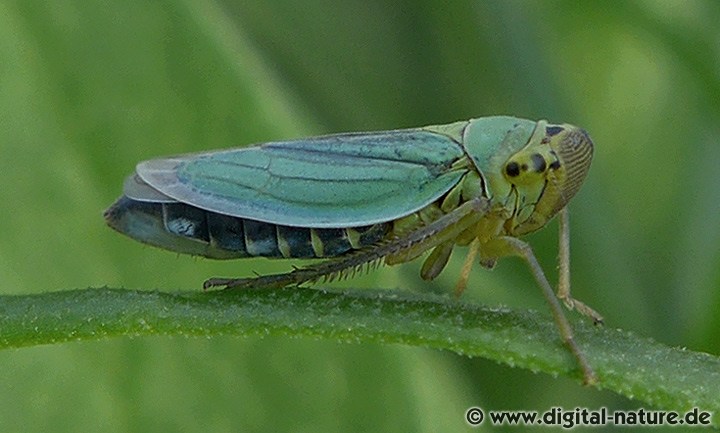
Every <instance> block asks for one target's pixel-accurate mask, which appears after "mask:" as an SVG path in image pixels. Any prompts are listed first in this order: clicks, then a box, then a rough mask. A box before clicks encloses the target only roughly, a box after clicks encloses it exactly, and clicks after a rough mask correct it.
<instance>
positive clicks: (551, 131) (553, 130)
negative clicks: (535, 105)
mask: <svg viewBox="0 0 720 433" xmlns="http://www.w3.org/2000/svg"><path fill="white" fill-rule="evenodd" d="M564 130H565V128H563V127H562V126H548V127H547V128H545V133H547V135H548V136H549V137H552V136H553V135H558V134H559V133H561V132H563V131H564Z"/></svg>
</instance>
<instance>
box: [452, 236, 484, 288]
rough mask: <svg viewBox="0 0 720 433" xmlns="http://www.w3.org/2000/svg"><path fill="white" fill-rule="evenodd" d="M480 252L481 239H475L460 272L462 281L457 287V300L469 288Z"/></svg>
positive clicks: (460, 280) (459, 281)
mask: <svg viewBox="0 0 720 433" xmlns="http://www.w3.org/2000/svg"><path fill="white" fill-rule="evenodd" d="M479 251H480V239H478V238H475V239H473V241H472V242H470V249H469V250H468V253H467V257H465V263H463V267H462V271H461V272H460V279H459V280H458V282H457V284H456V285H455V297H456V298H459V297H460V296H461V295H462V294H463V292H464V291H465V288H466V287H467V283H468V278H470V271H471V270H472V267H473V265H474V264H475V257H477V254H478V252H479Z"/></svg>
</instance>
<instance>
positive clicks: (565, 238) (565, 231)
mask: <svg viewBox="0 0 720 433" xmlns="http://www.w3.org/2000/svg"><path fill="white" fill-rule="evenodd" d="M559 226H560V236H559V240H560V244H559V245H558V290H557V297H558V299H560V300H561V301H563V303H564V304H565V306H566V307H567V308H568V309H570V310H572V309H575V310H577V311H579V312H580V313H581V314H583V315H585V316H587V317H590V318H591V319H593V322H594V323H595V324H600V323H603V318H602V316H601V315H600V314H599V313H598V312H597V311H595V310H593V309H592V308H590V307H589V306H587V305H586V304H584V303H582V302H580V301H578V300H577V299H574V298H573V297H572V296H571V295H570V217H569V214H568V210H567V208H564V209H563V210H561V211H560V215H559Z"/></svg>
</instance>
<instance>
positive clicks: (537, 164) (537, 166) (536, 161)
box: [530, 153, 547, 173]
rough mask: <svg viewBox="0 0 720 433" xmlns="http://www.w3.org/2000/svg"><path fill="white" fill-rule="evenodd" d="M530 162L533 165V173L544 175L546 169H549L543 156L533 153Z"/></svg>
mask: <svg viewBox="0 0 720 433" xmlns="http://www.w3.org/2000/svg"><path fill="white" fill-rule="evenodd" d="M530 160H531V161H532V164H533V171H534V172H535V173H543V172H545V169H546V168H547V163H546V162H545V158H543V156H542V155H540V154H539V153H533V154H532V155H531V156H530Z"/></svg>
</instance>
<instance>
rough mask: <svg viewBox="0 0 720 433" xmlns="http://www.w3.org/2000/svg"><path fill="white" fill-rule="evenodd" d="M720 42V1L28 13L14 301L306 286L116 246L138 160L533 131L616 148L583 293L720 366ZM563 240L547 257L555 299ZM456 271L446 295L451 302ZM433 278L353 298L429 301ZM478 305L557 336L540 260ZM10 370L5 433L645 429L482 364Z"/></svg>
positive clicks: (6, 84) (17, 12) (308, 355)
mask: <svg viewBox="0 0 720 433" xmlns="http://www.w3.org/2000/svg"><path fill="white" fill-rule="evenodd" d="M718 22H720V3H718V2H716V1H714V0H704V1H703V0H691V1H686V2H679V1H673V0H666V1H659V0H647V1H639V0H636V1H619V0H617V1H613V0H611V1H605V2H590V1H570V0H547V1H543V2H523V1H502V0H497V1H457V2H452V3H450V4H446V3H442V4H441V3H437V2H431V1H427V2H425V1H413V2H410V1H404V2H403V1H401V2H394V3H392V4H386V3H384V2H352V1H340V2H338V1H333V2H330V1H328V0H311V1H304V2H300V1H289V0H287V1H277V2H260V1H243V2H236V1H230V0H226V1H221V0H216V1H201V0H198V1H193V0H185V1H174V2H171V1H157V2H120V1H109V0H108V1H97V2H84V1H79V0H75V1H72V0H63V1H58V2H41V1H36V0H27V1H26V0H15V1H13V0H4V1H2V2H0V95H1V96H0V151H1V154H0V155H2V157H1V158H0V173H2V175H3V178H4V179H5V182H4V186H3V187H2V188H0V215H2V218H3V226H2V230H1V231H0V282H2V285H1V286H0V290H2V292H3V293H6V294H10V293H29V292H42V291H48V290H59V289H69V288H83V287H88V286H101V285H109V286H114V287H118V286H123V287H130V288H146V289H156V288H157V289H161V290H162V289H165V290H167V289H175V288H187V289H188V290H196V289H197V288H198V287H199V285H200V284H201V282H202V281H203V279H204V278H206V277H208V276H211V275H248V274H250V273H251V272H252V271H253V270H255V271H258V272H267V271H276V272H277V271H281V270H284V269H288V266H289V265H288V264H287V263H277V262H276V263H273V262H269V261H263V260H252V261H245V262H227V263H215V262H211V261H208V260H200V259H195V258H191V257H178V256H176V255H175V254H172V253H168V252H163V251H159V250H156V249H153V248H149V247H143V246H141V245H139V244H137V243H135V242H133V241H131V240H129V239H126V238H124V237H122V236H119V235H117V234H116V233H114V232H112V231H111V230H109V229H107V228H106V227H104V225H103V221H102V218H101V211H102V210H103V209H104V207H106V206H107V205H108V204H110V203H111V202H112V200H113V199H114V198H115V197H116V196H117V195H118V194H119V193H120V188H121V184H122V180H123V178H124V176H125V175H127V174H128V173H130V172H131V171H132V169H133V166H134V164H135V163H136V162H137V161H139V160H142V159H147V158H150V157H153V156H158V155H167V154H172V153H183V152H191V151H199V150H207V149H214V148H223V147H230V146H237V145H246V144H249V143H253V142H258V141H267V140H272V139H278V138H293V137H298V136H302V135H311V134H319V133H330V132H341V131H352V130H376V129H390V128H399V127H411V126H419V125H424V124H434V123H445V122H450V121H454V120H459V119H467V118H471V117H477V116H483V115H491V114H512V115H516V116H519V117H526V118H531V119H538V118H548V119H550V120H553V121H560V122H569V123H574V124H578V125H581V126H583V127H584V128H586V129H587V130H588V131H589V132H590V134H591V136H592V137H593V139H594V140H595V143H596V157H595V161H594V163H593V167H594V168H593V169H592V170H591V172H590V176H589V178H588V181H587V182H586V184H585V186H584V188H583V189H582V190H581V192H580V194H579V195H578V196H577V197H576V198H575V199H574V200H573V202H572V203H571V213H572V218H571V224H572V229H573V234H572V247H573V251H572V258H573V266H572V271H573V276H572V278H573V285H574V294H575V295H576V296H577V297H578V298H579V299H582V300H583V301H586V302H587V303H589V304H590V305H592V306H593V307H594V308H596V309H598V310H599V311H601V312H602V313H603V314H604V316H605V317H606V322H607V326H609V327H621V328H625V329H629V330H633V331H634V332H636V333H638V334H641V335H645V336H649V337H652V338H654V339H656V340H658V341H660V342H662V343H665V344H669V345H676V346H683V347H688V348H690V349H693V350H698V351H706V352H709V353H713V354H718V353H720V315H718V314H716V312H717V311H718V310H720V290H718V289H720V266H719V264H720V212H719V211H718V210H719V209H718V203H720V180H718V177H717V174H718V168H717V167H718V161H720V146H719V145H718V138H717V137H720V72H718V71H720V52H719V51H720V48H718V47H720V32H719V31H718V30H717V23H718ZM555 230H556V226H555V225H554V224H552V225H551V226H550V227H549V228H548V229H546V230H544V231H542V232H540V233H537V234H534V235H532V236H529V237H528V240H529V241H530V242H531V243H532V244H533V246H534V247H535V248H536V252H537V254H538V256H539V258H540V260H541V262H542V263H543V265H544V266H545V269H546V270H547V271H548V272H549V273H550V274H552V272H551V271H552V270H553V269H554V266H555V264H554V260H555V254H556V247H555V242H556V237H557V236H556V233H555ZM454 259H456V260H453V263H452V264H451V268H450V269H448V270H446V271H445V273H444V274H443V275H442V276H441V278H440V279H438V281H437V282H435V283H434V284H431V285H430V284H428V285H426V286H427V287H428V290H433V291H438V292H445V291H447V290H448V289H447V288H448V287H452V285H453V284H454V281H455V276H456V275H457V270H458V269H459V264H458V263H456V262H460V261H461V260H462V259H461V255H458V257H455V258H454ZM417 268H418V265H417V264H411V265H406V266H402V267H397V268H389V269H383V270H380V271H377V272H374V273H372V274H370V275H367V276H364V277H363V278H361V279H358V280H354V281H353V282H352V285H353V286H363V287H383V288H388V289H392V288H395V287H418V286H420V285H421V284H419V282H418V280H419V278H418V276H417ZM471 283H472V287H471V288H470V289H469V291H468V292H469V293H468V294H467V296H468V299H472V300H473V301H474V302H478V303H484V304H489V305H500V304H505V305H509V306H511V307H514V308H515V307H517V308H523V307H532V308H536V309H538V310H539V311H543V312H545V311H546V307H545V305H544V304H543V300H542V297H541V296H540V293H539V290H538V289H537V288H536V287H535V286H534V284H533V282H532V281H531V278H530V276H529V275H528V272H527V271H526V270H525V269H524V267H523V264H522V263H520V262H519V261H514V260H506V261H504V262H501V263H500V264H499V266H498V268H497V269H496V270H495V271H493V272H492V273H489V272H486V271H482V270H479V269H478V271H477V272H476V273H475V274H474V275H473V279H472V281H471ZM0 366H1V368H0V380H1V381H2V383H3V384H4V388H5V390H6V391H5V392H4V393H2V394H0V408H1V409H0V427H2V429H3V430H6V431H15V430H20V429H22V430H24V431H78V430H80V429H85V430H98V429H99V428H102V430H103V431H107V432H112V431H146V430H172V431H177V430H184V431H231V430H233V431H234V430H240V429H242V430H244V431H288V430H289V431H295V432H302V431H329V430H342V431H385V430H389V431H398V430H400V431H441V430H449V429H453V430H457V429H458V427H462V426H464V425H465V424H464V420H463V416H464V415H463V414H464V412H465V409H467V408H468V407H469V406H471V405H480V406H483V407H487V408H491V409H503V408H513V409H519V408H524V409H532V410H540V411H542V410H546V409H549V408H550V407H553V406H565V407H567V408H574V407H577V406H582V407H588V408H591V409H593V408H597V407H599V406H607V407H609V408H611V409H617V408H626V409H636V408H637V407H638V405H637V403H636V402H633V401H629V400H625V399H622V398H619V397H617V396H615V395H612V394H609V393H605V392H599V391H596V390H593V389H582V388H579V387H577V386H576V385H575V384H574V383H572V382H570V381H567V380H553V379H550V378H547V377H539V376H536V375H532V374H529V373H527V372H524V371H520V370H515V369H511V368H507V367H505V366H498V365H496V364H494V363H491V362H488V361H483V360H480V359H467V358H462V357H458V356H455V355H452V354H447V353H438V352H435V351H430V350H424V349H416V348H405V347H399V346H381V345H362V346H357V345H341V344H336V343H332V342H316V341H308V340H287V339H285V338H281V337H269V338H266V339H256V338H247V339H236V338H214V339H212V340H200V339H178V338H172V339H171V338H162V337H155V338H138V339H135V340H125V339H121V340H109V341H105V342H94V343H76V344H65V345H58V346H48V347H36V348H31V349H23V350H19V351H2V352H0ZM719 394H720V392H719ZM716 416H720V415H716ZM483 428H487V429H488V430H489V429H490V427H489V426H487V425H484V426H483Z"/></svg>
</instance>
